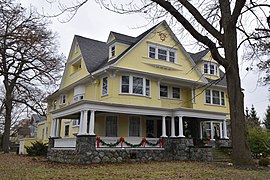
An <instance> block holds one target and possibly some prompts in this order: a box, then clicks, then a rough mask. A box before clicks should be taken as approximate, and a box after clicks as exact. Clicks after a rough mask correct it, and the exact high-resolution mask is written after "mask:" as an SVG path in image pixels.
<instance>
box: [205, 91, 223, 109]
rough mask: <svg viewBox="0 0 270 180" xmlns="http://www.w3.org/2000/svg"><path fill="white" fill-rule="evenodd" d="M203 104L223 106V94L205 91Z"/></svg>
mask: <svg viewBox="0 0 270 180" xmlns="http://www.w3.org/2000/svg"><path fill="white" fill-rule="evenodd" d="M205 103H206V104H214V105H221V106H225V94H224V92H222V91H218V90H211V89H207V90H205Z"/></svg>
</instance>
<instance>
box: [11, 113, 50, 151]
mask: <svg viewBox="0 0 270 180" xmlns="http://www.w3.org/2000/svg"><path fill="white" fill-rule="evenodd" d="M45 125H46V116H40V115H37V114H33V115H32V116H31V119H24V120H22V121H20V122H19V123H18V125H16V126H15V127H14V132H13V134H12V135H11V142H12V141H14V140H15V139H16V143H17V144H18V143H19V144H20V145H19V154H26V150H25V147H26V146H31V143H32V142H34V141H36V140H38V141H42V142H43V143H45V142H48V135H47V136H46V132H47V133H48V128H46V127H45ZM43 126H44V127H43ZM38 128H40V129H41V131H40V132H41V134H40V135H38ZM44 130H47V131H44Z"/></svg>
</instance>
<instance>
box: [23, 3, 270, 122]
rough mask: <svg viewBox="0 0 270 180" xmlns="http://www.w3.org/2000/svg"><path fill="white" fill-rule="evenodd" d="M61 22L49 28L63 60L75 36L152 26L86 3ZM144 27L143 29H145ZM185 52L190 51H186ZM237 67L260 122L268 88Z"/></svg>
mask: <svg viewBox="0 0 270 180" xmlns="http://www.w3.org/2000/svg"><path fill="white" fill-rule="evenodd" d="M63 2H65V1H63ZM22 4H23V6H25V7H26V8H28V7H29V6H30V4H32V5H33V6H35V7H36V8H37V9H38V11H39V12H45V13H49V14H52V13H53V12H56V11H58V9H57V7H56V4H53V5H50V4H49V3H48V2H47V1H44V0H22ZM65 18H67V15H65V16H61V17H60V18H53V19H52V22H53V24H52V25H51V26H50V27H49V28H50V29H52V30H53V31H55V32H57V33H58V36H59V43H60V44H59V45H60V48H59V51H60V52H61V53H63V54H64V55H65V56H66V57H67V56H68V53H69V50H70V47H71V43H72V40H73V36H74V35H75V34H77V35H81V36H84V37H88V38H91V39H96V40H100V41H107V38H108V35H109V32H110V31H115V32H119V33H123V34H127V35H130V36H137V35H139V34H141V33H142V32H144V31H145V30H147V29H149V28H151V26H153V24H150V25H147V24H148V21H147V20H146V19H145V17H143V16H141V15H138V14H132V15H120V14H116V13H113V12H110V11H108V10H105V9H104V8H101V7H100V6H99V5H98V4H97V3H95V1H89V2H88V3H87V4H85V5H84V6H83V7H81V8H80V10H79V11H78V13H77V14H76V15H75V17H74V18H73V19H71V21H69V22H68V23H61V22H60V21H59V19H60V20H64V19H65ZM145 25H147V26H146V27H145ZM138 27H140V28H138ZM179 40H180V42H181V43H182V44H183V45H184V46H185V44H187V43H185V42H183V41H181V39H179ZM185 48H188V50H191V48H190V47H185ZM240 63H241V65H240V70H241V72H240V74H241V81H242V88H244V89H245V91H244V93H245V106H247V107H249V108H250V107H251V104H254V106H255V108H256V110H257V112H258V115H259V116H260V119H262V118H263V117H264V113H265V111H266V108H267V105H268V104H270V103H269V97H270V96H269V93H268V87H261V86H258V84H257V79H258V74H257V73H256V72H247V71H246V70H245V69H246V67H247V64H242V60H241V59H240Z"/></svg>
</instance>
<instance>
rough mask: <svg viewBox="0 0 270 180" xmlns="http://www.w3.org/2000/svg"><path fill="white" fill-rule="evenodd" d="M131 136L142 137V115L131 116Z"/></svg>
mask: <svg viewBox="0 0 270 180" xmlns="http://www.w3.org/2000/svg"><path fill="white" fill-rule="evenodd" d="M128 130H129V136H133V137H140V133H141V118H140V116H129V128H128Z"/></svg>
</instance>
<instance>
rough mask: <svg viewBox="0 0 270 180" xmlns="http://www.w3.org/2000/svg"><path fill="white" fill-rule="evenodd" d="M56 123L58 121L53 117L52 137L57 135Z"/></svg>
mask: <svg viewBox="0 0 270 180" xmlns="http://www.w3.org/2000/svg"><path fill="white" fill-rule="evenodd" d="M55 123H56V120H55V119H53V120H52V125H51V137H55V130H56V127H55Z"/></svg>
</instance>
